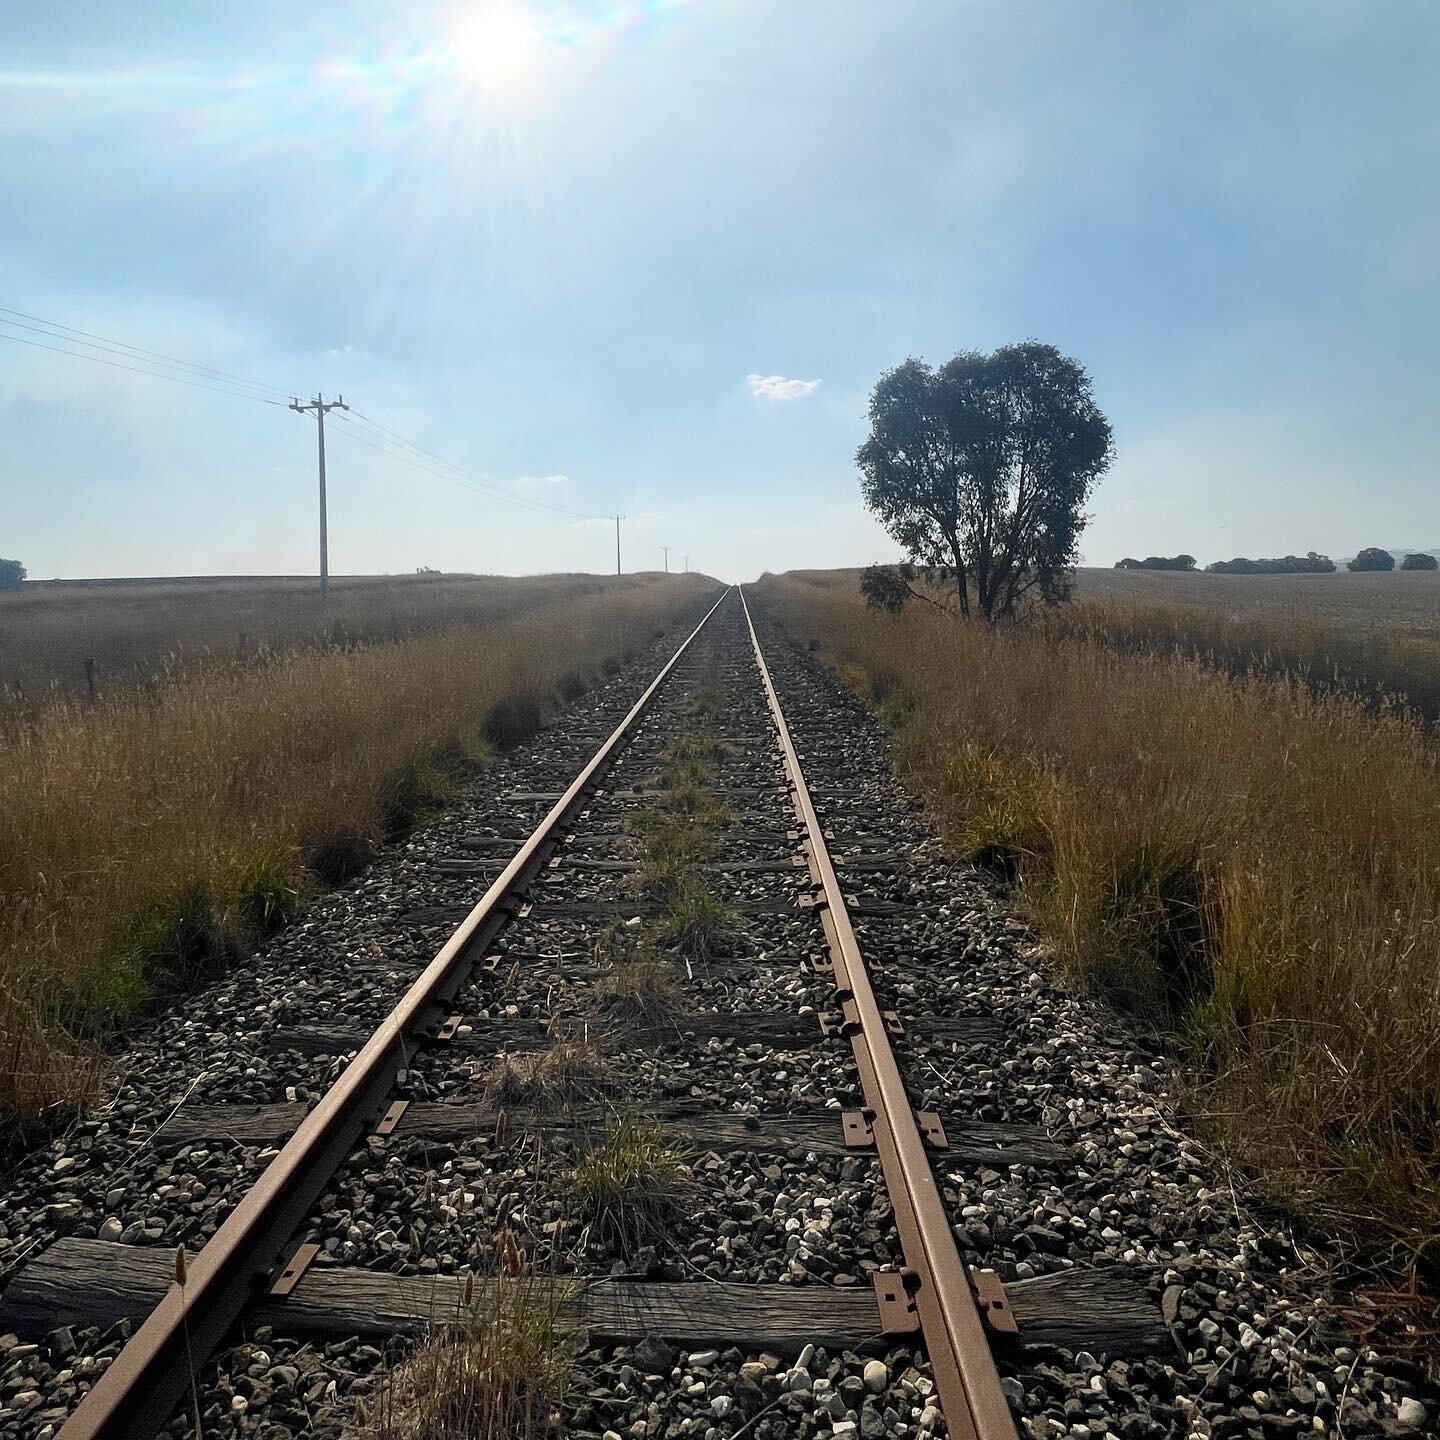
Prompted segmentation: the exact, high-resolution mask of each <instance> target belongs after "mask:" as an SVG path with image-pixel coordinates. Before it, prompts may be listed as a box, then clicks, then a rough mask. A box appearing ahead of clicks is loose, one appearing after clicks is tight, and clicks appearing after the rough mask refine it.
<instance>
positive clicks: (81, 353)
mask: <svg viewBox="0 0 1440 1440" xmlns="http://www.w3.org/2000/svg"><path fill="white" fill-rule="evenodd" d="M6 316H14V317H16V318H14V319H7V318H5V317H6ZM30 321H33V322H34V323H33V324H29V323H25V322H30ZM0 326H5V327H8V328H9V329H10V330H26V331H29V332H30V333H31V334H33V335H39V336H43V337H44V340H55V341H58V342H59V343H58V344H56V345H47V344H45V343H43V341H42V340H30V339H26V338H25V337H24V336H22V335H14V334H10V333H7V330H5V329H0V340H9V341H11V342H12V343H13V344H16V345H28V346H30V347H32V348H33V349H36V350H46V351H49V352H50V353H51V354H55V355H66V356H69V357H70V358H71V359H72V360H88V361H89V362H90V363H91V364H92V365H105V366H107V367H108V368H110V369H112V370H124V371H127V372H129V373H130V374H134V375H147V376H149V377H150V378H151V379H153V380H168V381H169V382H170V383H172V384H175V385H185V386H188V387H190V388H191V389H195V390H206V391H209V392H210V393H211V394H215V395H229V396H231V397H232V398H234V399H237V400H255V401H258V402H259V403H260V404H262V405H274V406H276V407H277V408H282V409H283V408H293V407H291V401H290V396H291V395H292V393H293V392H292V391H289V390H284V389H282V388H281V387H279V386H278V385H270V384H266V383H262V382H261V381H258V380H248V379H246V378H245V377H244V376H241V375H235V374H233V373H232V372H230V371H227V370H220V369H218V368H216V367H214V366H210V365H200V364H198V363H196V362H194V361H190V360H182V359H180V358H179V357H178V356H174V355H166V354H165V353H164V352H163V351H159V350H149V349H146V348H145V347H144V346H141V345H132V344H131V343H130V342H129V341H127V340H117V339H116V338H115V337H113V336H109V335H101V334H99V333H98V332H97V331H93V330H82V329H80V328H79V327H78V326H74V325H66V324H64V323H62V322H61V321H58V320H48V319H46V318H45V317H44V316H40V315H33V314H31V313H30V312H28V311H25V310H16V309H13V308H12V307H10V306H7V305H0ZM40 327H45V328H40ZM57 332H64V333H57ZM70 347H83V348H70ZM92 350H99V351H102V352H104V355H112V356H118V357H119V358H118V359H105V358H104V355H94V354H89V353H87V352H88V351H92ZM132 360H133V361H136V362H138V363H136V364H129V363H126V362H128V361H132ZM157 366H160V367H164V368H163V369H162V368H156V367H157ZM176 370H178V371H181V372H182V373H180V374H170V373H167V372H168V371H176ZM195 376H200V377H203V378H200V379H196V378H193V377H195ZM212 380H215V381H220V382H222V383H220V384H211V383H208V382H209V381H212ZM234 386H244V387H246V388H245V389H235V388H232V387H234ZM256 391H269V392H270V394H271V395H277V396H283V397H285V398H283V399H273V400H272V399H270V398H269V396H267V395H264V394H256V393H252V392H256ZM347 408H348V407H347ZM332 419H334V420H337V421H342V422H344V425H345V427H346V428H345V429H344V430H336V431H335V432H334V433H336V434H348V435H349V438H350V439H351V440H354V441H355V442H357V443H358V444H362V445H368V446H369V447H370V448H371V449H372V450H376V451H378V452H379V453H381V454H382V455H388V456H389V457H390V458H391V459H393V460H398V461H400V462H401V463H403V464H406V465H409V466H410V467H411V468H412V469H416V470H420V471H422V472H424V473H426V474H429V475H434V476H436V477H437V478H439V479H442V480H449V481H451V482H452V483H454V484H457V485H460V486H462V487H463V488H464V489H467V490H470V491H471V492H472V493H474V494H477V495H483V496H485V497H486V498H488V499H493V500H500V501H503V502H504V503H505V504H507V505H514V506H516V507H518V508H520V509H522V510H530V511H533V512H536V513H541V514H551V515H564V516H567V517H569V518H570V519H572V520H601V519H607V518H609V517H607V516H600V515H592V514H589V513H587V512H585V511H581V510H572V509H570V508H569V507H568V506H565V505H553V504H551V503H550V502H549V501H547V500H538V499H535V498H534V497H533V496H528V495H516V494H514V493H513V492H511V491H509V490H507V489H506V488H505V487H504V486H502V485H500V484H499V483H498V482H496V481H493V480H487V479H486V478H485V477H484V476H483V475H477V474H476V473H475V472H474V471H472V470H467V469H466V468H465V467H464V466H462V465H457V464H456V463H455V462H454V461H453V460H448V459H446V458H445V456H443V455H439V454H437V453H436V452H435V451H433V450H429V449H427V448H426V447H425V446H423V445H419V444H417V443H416V442H415V441H413V440H410V439H407V438H406V437H405V436H404V435H401V434H399V433H398V432H397V431H395V430H391V429H390V428H389V427H388V426H385V425H382V424H381V423H380V422H379V421H378V420H373V419H371V418H370V417H369V416H368V415H364V414H362V413H360V412H359V411H354V410H351V411H350V412H349V413H348V414H339V413H337V414H335V415H334V416H332ZM367 432H368V436H367ZM374 437H379V439H378V443H377V439H376V438H374Z"/></svg>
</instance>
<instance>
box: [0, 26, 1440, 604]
mask: <svg viewBox="0 0 1440 1440" xmlns="http://www.w3.org/2000/svg"><path fill="white" fill-rule="evenodd" d="M1437 75H1440V9H1437V7H1436V6H1435V5H1434V4H1433V3H1431V0H1409V3H1406V0H1395V3H1386V0H1380V3H1376V0H1353V3H1350V0H1265V3H1261V4H1255V3H1253V0H1243V3H1241V0H1234V3H1229V0H1215V3H1203V4H1202V3H1193V4H1189V3H1179V0H1143V3H1142V0H1133V3H1122V0H1094V3H1089V0H1084V3H1082V0H1048V3H1030V0H969V3H950V0H926V3H921V0H885V3H883V4H880V3H876V0H793V3H787V0H669V3H665V0H649V3H638V0H637V3H614V0H610V3H599V0H596V3H590V0H573V3H569V4H553V3H543V0H531V3H529V4H521V3H520V0H502V3H499V4H490V3H485V0H474V3H470V4H463V3H462V4H446V5H426V4H422V3H407V4H400V3H395V4H381V3H368V4H364V3H362V4H352V5H347V6H328V7H308V8H307V7H299V8H297V7H294V6H290V5H279V4H269V3H265V0H255V3H250V4H247V5H243V6H228V7H223V8H222V7H217V6H215V5H213V3H209V0H206V3H183V0H177V3H170V4H167V5H165V6H116V5H113V4H110V3H99V0H96V3H78V0H55V3H53V4H48V5H44V6H25V7H21V6H11V7H7V8H6V10H5V12H4V13H3V15H0V196H3V201H0V204H3V212H0V213H3V217H4V218H3V223H0V305H4V306H8V307H10V308H11V309H12V310H18V311H24V312H27V313H30V314H35V315H40V316H43V317H46V318H49V319H54V320H58V321H61V322H64V323H66V324H68V325H71V326H76V327H80V328H83V329H85V330H89V331H93V332H97V333H99V334H102V335H105V336H113V337H116V338H118V339H120V340H123V341H126V342H128V343H129V344H131V345H137V346H142V347H145V348H148V349H151V350H155V351H159V352H163V353H165V354H169V355H176V356H180V357H183V358H185V359H187V360H190V361H192V362H194V363H196V364H200V365H205V366H208V367H212V368H214V369H218V370H223V371H226V372H229V373H234V374H238V375H241V376H245V377H251V378H253V379H255V380H258V381H261V382H264V383H265V384H267V385H271V386H277V387H280V388H281V389H282V390H289V389H291V388H295V389H297V390H299V391H301V392H303V393H304V394H306V395H308V394H309V393H312V392H314V391H315V390H323V391H325V392H327V393H330V392H334V391H343V392H345V394H346V397H347V399H349V400H350V401H351V403H352V404H353V405H354V406H355V407H356V410H357V411H358V412H359V413H360V414H361V415H363V416H365V417H367V418H368V419H369V420H371V421H374V422H378V423H379V424H380V425H383V426H385V427H387V428H388V429H390V430H392V431H394V432H396V433H398V434H402V435H404V436H406V437H408V438H409V439H411V440H413V441H415V442H417V443H418V444H420V445H423V446H425V447H426V448H427V449H428V450H430V451H433V452H434V453H436V454H438V455H442V456H444V457H446V458H447V459H449V460H450V461H452V462H454V463H456V464H458V465H459V466H461V467H463V468H464V469H465V470H466V471H467V472H468V473H469V474H472V475H474V476H478V477H482V478H483V479H484V480H485V481H486V482H488V483H489V484H491V485H493V486H498V487H500V489H501V490H503V491H504V492H505V493H506V494H510V495H514V496H517V497H520V498H522V499H524V498H529V499H531V500H535V499H539V500H542V501H545V502H547V503H554V504H559V505H561V506H562V507H564V508H567V509H572V510H575V511H577V512H582V513H586V514H590V513H609V512H612V511H614V510H617V509H618V510H621V511H624V512H625V514H626V515H627V516H628V517H630V518H629V519H628V520H627V522H626V550H627V554H626V564H627V568H658V566H659V564H660V563H661V556H660V550H659V546H660V545H662V544H668V545H669V546H670V547H671V556H672V561H674V560H678V558H679V557H681V556H683V555H684V554H686V553H688V554H689V556H690V559H691V564H692V565H693V566H696V567H698V568H704V569H706V570H709V571H710V572H711V573H714V574H718V575H722V576H724V577H725V578H730V579H736V578H740V579H743V578H747V577H749V576H752V575H754V574H756V573H758V572H759V571H760V570H762V569H767V568H768V569H782V568H789V567H792V566H801V565H843V564H858V563H863V562H866V561H868V560H872V559H879V558H888V557H889V556H890V555H892V554H893V553H894V547H893V546H892V545H891V544H890V543H889V542H888V541H887V540H886V538H885V537H884V535H883V533H882V532H880V531H879V529H878V527H876V526H875V525H874V524H873V522H871V521H870V520H869V519H868V517H867V516H866V515H865V513H864V511H863V509H862V507H861V505H860V503H859V496H858V485H857V481H856V476H855V471H854V466H853V455H854V451H855V448H856V446H857V445H858V444H859V442H860V441H861V439H862V438H863V435H864V409H865V402H866V396H867V394H868V391H869V388H870V386H871V385H872V384H873V383H874V380H875V379H876V377H877V376H878V374H879V373H880V372H881V371H882V370H883V369H885V368H886V367H888V366H889V365H892V364H894V363H897V362H898V361H899V360H901V359H903V358H905V357H906V356H907V355H912V354H913V355H920V356H923V357H925V358H927V359H930V360H933V361H938V360H943V359H944V358H946V357H947V356H948V355H950V354H952V353H953V352H954V351H955V350H957V349H961V348H970V347H975V348H982V349H988V348H991V347H993V346H995V345H998V344H1003V343H1005V342H1008V341H1012V340H1017V339H1022V338H1025V337H1027V336H1038V337H1040V338H1042V339H1046V340H1049V341H1052V342H1053V343H1055V344H1057V345H1059V346H1060V347H1061V348H1062V349H1064V350H1066V351H1067V352H1069V353H1071V354H1073V355H1075V356H1076V357H1077V358H1078V359H1080V360H1081V361H1082V362H1083V363H1084V364H1085V365H1086V366H1087V367H1088V368H1089V370H1090V371H1091V374H1092V376H1093V378H1094V383H1095V390H1096V395H1097V398H1098V399H1099V401H1100V403H1101V405H1102V406H1103V408H1104V409H1105V410H1106V412H1107V414H1108V415H1109V416H1110V419H1111V421H1112V423H1113V425H1114V427H1115V432H1116V442H1117V449H1118V459H1117V463H1116V465H1115V467H1114V468H1113V470H1112V472H1111V474H1110V476H1109V477H1108V478H1107V479H1106V480H1105V481H1104V482H1103V483H1102V486H1101V488H1100V489H1099V491H1098V493H1097V495H1096V497H1095V500H1094V503H1093V505H1092V510H1093V513H1094V521H1093V524H1092V525H1091V527H1090V529H1089V531H1088V532H1087V535H1086V539H1085V546H1084V548H1085V552H1086V558H1087V559H1088V560H1089V561H1091V562H1092V563H1101V564H1108V563H1110V562H1112V561H1114V560H1115V559H1117V558H1119V557H1120V556H1121V555H1122V554H1126V553H1151V552H1166V553H1169V552H1173V551H1176V550H1182V549H1183V550H1188V551H1190V552H1191V553H1193V554H1195V555H1197V556H1199V557H1201V559H1202V560H1208V559H1212V558H1215V557H1216V556H1220V555H1224V556H1229V555H1234V554H1254V553H1265V554H1271V553H1283V552H1285V551H1288V550H1301V551H1303V550H1306V549H1309V548H1315V549H1320V550H1326V551H1329V552H1331V553H1334V554H1351V553H1353V552H1354V550H1355V549H1356V548H1358V547H1359V546H1360V545H1363V544H1371V543H1381V544H1413V545H1415V546H1431V545H1440V485H1437V463H1436V456H1437V455H1440V404H1437V381H1440V373H1437V371H1440V365H1437V354H1440V347H1437V337H1440V286H1437V280H1440V178H1437V177H1440V98H1437V96H1440V86H1437V83H1436V76H1437ZM4 333H9V334H12V335H20V336H27V337H28V338H30V339H35V338H36V337H35V336H34V333H33V332H25V331H19V330H14V329H12V330H10V331H8V332H4ZM313 430H314V425H313V421H310V420H302V419H301V418H300V417H299V416H296V415H293V414H291V413H289V412H288V411H287V410H285V409H284V408H283V407H278V406H268V405H262V404H257V403H253V402H251V401H247V400H241V399H236V398H232V397H230V396H223V395H216V394H211V393H209V392H207V391H203V390H199V389H193V388H186V387H181V386H178V385H171V384H165V383H161V382H159V381H156V380H153V379H150V378H148V377H141V376H138V375H133V374H130V373H127V372H124V371H120V370H114V369H107V368H102V367H100V366H98V365H93V364H86V363H83V362H81V361H78V360H74V359H70V358H67V357H62V356H59V355H54V354H50V353H47V352H44V351H40V350H36V349H33V348H27V347H25V346H22V345H18V344H15V343H13V342H11V343H6V342H4V341H0V436H3V447H0V499H3V504H0V555H13V556H16V557H18V558H20V559H21V560H23V561H25V562H26V563H27V564H28V565H29V567H30V570H31V573H32V574H33V575H36V576H42V577H43V576H49V575H84V574H92V575H109V574H175V573H203V572H212V571H218V572H227V573H234V572H247V573H248V572H261V573H263V572H297V571H305V570H308V569H311V568H313V565H314V550H315V517H314V506H315V500H314V485H315V475H314V435H313ZM333 430H334V431H336V432H345V433H337V434H335V435H334V438H332V440H331V443H330V447H329V450H330V495H331V565H332V569H333V570H334V571H335V572H336V573H359V572H373V571H385V570H390V571H402V570H408V569H414V568H415V567H416V566H419V565H431V566H436V567H438V568H442V569H458V570H487V571H530V570H537V569H568V568H575V569H604V568H606V566H607V565H609V564H610V563H611V559H612V550H611V546H612V544H613V539H612V532H611V531H610V530H608V529H607V528H606V527H605V526H604V525H603V524H598V523H594V522H586V521H582V520H575V519H571V518H569V517H566V516H560V515H554V514H551V513H548V512H539V511H535V510H526V509H521V508H518V507H515V506H512V505H508V504H505V503H503V502H501V501H498V500H496V499H494V498H492V497H491V496H490V495H489V494H486V493H481V492H479V491H477V490H476V489H473V488H465V487H464V486H461V485H458V484H452V483H447V482H446V481H445V480H442V479H440V478H438V477H436V476H433V475H431V474H428V473H424V472H421V471H419V470H416V469H414V468H411V467H409V466H407V465H404V464H402V463H400V462H399V461H398V460H397V459H396V458H394V457H393V456H392V455H387V454H384V453H381V452H379V451H377V450H375V449H373V448H369V447H367V446H363V445H361V444H359V443H357V441H358V438H359V437H358V436H356V435H355V434H354V433H353V432H347V431H345V427H344V426H343V425H336V426H335V427H333ZM369 433H370V436H371V438H372V439H373V438H374V432H373V431H372V432H369Z"/></svg>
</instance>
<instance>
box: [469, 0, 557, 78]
mask: <svg viewBox="0 0 1440 1440" xmlns="http://www.w3.org/2000/svg"><path fill="white" fill-rule="evenodd" d="M539 41H540V29H539V26H538V25H537V23H536V21H535V17H534V16H533V15H531V14H530V12H529V11H527V10H526V9H525V7H524V6H523V5H518V4H511V3H507V0H482V3H480V4H479V5H477V6H476V7H475V8H473V9H471V10H468V11H466V12H465V13H464V14H462V15H459V16H457V18H456V20H455V23H454V28H453V29H452V31H451V34H450V43H449V47H448V49H449V56H450V59H451V61H452V63H453V64H454V65H455V68H456V69H457V70H458V71H459V72H460V73H461V74H462V75H464V76H465V78H466V79H468V80H469V81H470V82H471V83H472V84H474V85H476V86H478V87H479V88H480V89H482V90H486V91H491V92H494V93H497V94H509V93H513V92H515V91H518V90H520V89H523V88H524V86H525V84H526V83H527V82H528V81H529V79H530V77H531V75H532V74H533V73H534V70H535V63H536V52H537V50H538V48H539Z"/></svg>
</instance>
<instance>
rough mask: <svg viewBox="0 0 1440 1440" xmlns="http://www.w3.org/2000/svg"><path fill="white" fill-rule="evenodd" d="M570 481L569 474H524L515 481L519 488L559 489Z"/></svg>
mask: <svg viewBox="0 0 1440 1440" xmlns="http://www.w3.org/2000/svg"><path fill="white" fill-rule="evenodd" d="M569 483H570V477H569V476H568V475H522V476H521V477H520V478H519V479H518V480H517V481H515V488H516V489H517V490H559V489H561V488H562V487H563V486H565V485H568V484H569Z"/></svg>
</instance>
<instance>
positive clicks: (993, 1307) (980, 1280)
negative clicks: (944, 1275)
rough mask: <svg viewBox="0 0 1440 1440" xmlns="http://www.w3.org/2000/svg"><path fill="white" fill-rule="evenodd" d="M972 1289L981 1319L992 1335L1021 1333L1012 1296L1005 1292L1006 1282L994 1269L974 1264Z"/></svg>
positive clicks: (971, 1280) (971, 1278) (971, 1273)
mask: <svg viewBox="0 0 1440 1440" xmlns="http://www.w3.org/2000/svg"><path fill="white" fill-rule="evenodd" d="M968 1273H969V1276H970V1289H971V1290H972V1291H973V1292H974V1294H975V1304H976V1306H977V1307H978V1308H979V1311H980V1319H981V1320H982V1321H983V1322H984V1324H985V1328H986V1329H987V1330H988V1331H989V1332H990V1333H991V1334H992V1335H1012V1336H1018V1335H1019V1334H1020V1326H1019V1325H1018V1324H1017V1323H1016V1320H1015V1312H1014V1311H1013V1310H1012V1309H1011V1308H1010V1297H1009V1296H1008V1295H1006V1293H1005V1282H1004V1281H1003V1280H1002V1279H1001V1278H1000V1277H999V1275H997V1274H996V1273H995V1271H993V1270H980V1269H977V1268H976V1267H975V1266H974V1265H972V1266H970V1268H969V1272H968Z"/></svg>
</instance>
